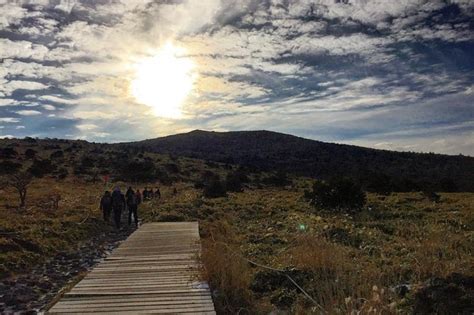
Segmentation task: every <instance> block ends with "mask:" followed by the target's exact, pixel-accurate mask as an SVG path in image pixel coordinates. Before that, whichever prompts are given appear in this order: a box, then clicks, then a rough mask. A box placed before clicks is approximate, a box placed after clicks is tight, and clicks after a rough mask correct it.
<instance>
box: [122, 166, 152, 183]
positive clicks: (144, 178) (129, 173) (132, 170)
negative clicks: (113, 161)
mask: <svg viewBox="0 0 474 315" xmlns="http://www.w3.org/2000/svg"><path fill="white" fill-rule="evenodd" d="M117 172H118V173H119V177H120V178H121V179H122V180H124V181H129V182H152V181H155V180H156V179H157V178H158V177H157V170H156V167H155V164H154V163H153V162H151V161H132V162H129V163H127V164H125V165H122V166H120V167H119V168H118V169H117Z"/></svg>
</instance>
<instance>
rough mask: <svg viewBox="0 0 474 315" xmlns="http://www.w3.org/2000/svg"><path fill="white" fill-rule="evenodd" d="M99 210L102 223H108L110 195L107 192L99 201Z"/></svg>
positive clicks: (110, 210) (110, 208)
mask: <svg viewBox="0 0 474 315" xmlns="http://www.w3.org/2000/svg"><path fill="white" fill-rule="evenodd" d="M100 210H102V215H103V217H104V221H105V222H109V218H110V213H111V212H112V195H111V194H110V191H108V190H107V191H106V192H105V193H104V195H103V196H102V198H101V199H100Z"/></svg>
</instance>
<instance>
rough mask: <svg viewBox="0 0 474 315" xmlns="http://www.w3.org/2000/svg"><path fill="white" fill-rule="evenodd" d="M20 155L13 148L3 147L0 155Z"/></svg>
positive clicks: (9, 157) (12, 156)
mask: <svg viewBox="0 0 474 315" xmlns="http://www.w3.org/2000/svg"><path fill="white" fill-rule="evenodd" d="M17 155H18V153H17V152H16V151H15V149H13V148H3V149H0V157H2V158H5V159H11V158H14V157H16V156H17Z"/></svg>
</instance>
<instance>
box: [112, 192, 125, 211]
mask: <svg viewBox="0 0 474 315" xmlns="http://www.w3.org/2000/svg"><path fill="white" fill-rule="evenodd" d="M112 204H113V206H114V207H116V208H118V207H122V206H123V197H122V194H121V193H119V192H118V191H114V192H113V194H112Z"/></svg>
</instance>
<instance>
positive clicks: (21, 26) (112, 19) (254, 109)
mask: <svg viewBox="0 0 474 315" xmlns="http://www.w3.org/2000/svg"><path fill="white" fill-rule="evenodd" d="M0 6H1V8H0V9H1V10H2V14H1V17H0V30H1V32H0V34H1V35H0V63H1V65H0V117H2V118H11V117H9V116H10V115H12V114H11V113H12V107H13V106H15V107H16V108H15V111H16V110H18V111H33V112H38V113H39V111H37V110H34V109H38V108H39V109H43V110H44V111H50V113H49V114H45V115H39V114H37V115H36V116H31V117H29V118H27V119H28V131H31V132H32V133H34V134H41V135H45V136H47V135H52V134H54V135H58V134H59V135H61V134H68V135H71V137H74V136H77V137H81V138H85V139H91V140H92V139H99V140H100V141H119V140H134V139H141V138H150V137H153V136H159V135H163V134H171V133H176V132H178V131H186V130H192V129H195V128H202V129H205V128H211V129H219V130H231V129H240V130H242V129H265V128H267V129H268V128H270V129H273V130H277V131H286V132H290V133H295V134H298V135H303V136H308V137H313V138H320V139H326V140H330V141H339V142H344V141H345V142H351V143H353V142H357V141H366V143H367V144H369V145H371V146H375V147H384V145H385V147H387V146H388V145H389V143H392V144H393V145H394V147H397V146H401V145H403V146H409V145H413V148H420V149H422V148H426V147H427V146H426V145H424V146H421V143H422V138H423V137H426V139H433V137H434V134H438V133H439V132H440V131H439V130H441V129H440V128H441V127H443V128H447V129H443V130H445V131H446V132H449V134H450V135H449V137H451V138H449V141H450V142H452V143H455V145H454V146H453V147H452V149H453V150H454V151H456V150H455V146H456V145H458V146H459V148H462V150H467V149H466V145H464V144H463V143H466V141H464V140H460V141H454V139H455V138H456V134H455V133H456V130H457V131H458V132H459V139H465V137H466V135H468V134H469V133H468V131H466V130H470V128H471V129H472V126H471V125H469V124H467V121H469V120H471V121H472V120H473V118H472V112H473V109H472V100H471V99H469V98H468V96H469V95H472V93H471V92H472V87H473V84H474V82H473V78H474V76H473V74H474V64H473V62H472V49H473V47H474V38H473V36H474V35H473V34H472V30H471V28H472V27H471V24H472V23H471V21H472V18H474V4H473V2H472V1H468V0H453V1H450V2H449V3H448V2H446V1H441V0H432V1H428V0H402V1H391V2H387V1H382V0H349V1H334V0H291V1H255V0H242V1H239V2H235V1H229V0H205V1H192V0H182V1H140V2H136V1H48V0H45V1H40V2H35V4H32V3H30V2H17V3H13V2H9V3H2V4H0ZM169 41H170V42H173V43H174V44H175V45H176V46H181V47H183V48H184V49H185V50H186V52H185V53H184V56H181V57H186V58H191V59H193V61H194V62H195V64H196V70H197V74H198V77H197V80H196V84H195V89H194V91H193V93H191V94H190V95H189V96H188V97H187V99H186V102H185V103H184V104H183V111H184V114H183V118H182V119H180V120H167V119H162V118H158V117H155V116H153V115H152V113H151V111H150V108H149V107H148V106H145V105H143V104H140V103H138V102H137V100H135V99H134V98H133V97H132V96H131V94H130V82H131V80H133V77H134V71H135V69H134V65H135V64H136V63H138V62H140V60H142V59H143V58H147V57H150V56H153V55H154V54H156V52H157V51H158V50H159V49H160V47H161V46H162V45H163V44H164V43H166V42H169ZM461 94H463V95H465V96H467V97H466V98H462V97H461V96H460V95H461ZM437 100H438V101H441V100H443V101H445V103H444V104H441V103H437V102H436V101H437ZM453 102H454V103H453ZM428 104H429V105H428ZM469 105H470V106H469ZM453 106H454V107H453ZM453 108H455V109H453ZM456 110H457V111H459V112H462V114H463V115H456V114H454V113H453V112H454V111H456ZM420 113H423V114H420ZM427 117H429V119H428V118H427ZM462 117H464V118H462ZM15 119H16V118H15ZM55 124H56V125H55ZM57 124H60V125H57ZM460 125H462V126H463V128H464V129H462V130H463V131H462V134H461V131H459V130H460V129H456V128H458V126H460ZM50 126H54V127H55V129H50ZM93 126H95V127H93ZM450 126H451V127H453V128H454V129H449V128H450ZM397 128H398V129H403V130H406V131H407V133H408V134H404V135H401V134H395V130H396V129H397ZM60 130H62V131H64V132H62V133H59V132H60ZM7 131H8V132H9V133H13V134H15V133H14V132H15V130H12V131H10V130H7ZM422 134H423V135H422ZM415 135H416V136H415ZM393 137H398V138H397V139H395V140H394V139H393ZM410 137H411V139H416V140H413V141H414V142H413V143H412V144H410V142H409V141H410V140H409V138H410ZM446 141H448V140H446ZM361 143H362V142H361ZM423 143H424V142H423ZM433 143H437V142H436V141H433ZM418 144H420V146H417V145H418ZM439 146H440V150H441V148H443V149H442V150H448V147H449V146H448V145H446V144H443V143H439ZM449 148H451V147H449ZM468 151H469V150H468ZM443 152H445V151H443Z"/></svg>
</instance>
